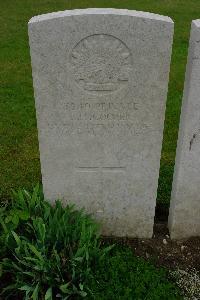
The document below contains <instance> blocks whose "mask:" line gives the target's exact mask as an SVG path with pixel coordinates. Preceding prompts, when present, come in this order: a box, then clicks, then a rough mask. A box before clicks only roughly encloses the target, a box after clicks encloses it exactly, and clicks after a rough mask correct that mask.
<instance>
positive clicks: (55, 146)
mask: <svg viewBox="0 0 200 300" xmlns="http://www.w3.org/2000/svg"><path fill="white" fill-rule="evenodd" d="M172 35H173V22H172V21H171V19H170V18H168V17H163V16H159V15H154V14H150V13H143V12H136V11H128V10H117V9H85V10H72V11H64V12H58V13H52V14H46V15H42V16H37V17H34V18H32V19H31V20H30V22H29V37H30V48H31V58H32V69H33V79H34V90H35V100H36V110H37V121H38V131H39V144H40V157H41V167H42V180H43V187H44V194H45V196H46V198H48V199H49V200H50V201H52V202H53V201H54V200H55V199H57V198H61V199H63V201H64V202H65V203H68V202H73V203H75V204H76V205H77V206H78V207H84V208H85V209H86V211H87V212H89V213H92V214H93V215H94V216H95V217H96V218H97V219H98V220H100V221H101V223H102V225H103V234H106V235H116V236H133V237H134V236H140V237H151V236H152V231H153V222H154V212H155V204H156V191H157V181H158V175H159V163H160V152H161V145H162V135H163V121H164V114H165V102H166V96H167V86H168V73H169V66H170V57H171V45H172Z"/></svg>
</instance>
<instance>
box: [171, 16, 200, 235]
mask: <svg viewBox="0 0 200 300" xmlns="http://www.w3.org/2000/svg"><path fill="white" fill-rule="evenodd" d="M196 30H198V32H199V35H200V31H199V30H200V19H197V20H192V22H191V28H190V41H189V50H188V57H187V66H186V72H185V82H184V92H183V99H182V108H181V116H180V123H179V133H178V141H177V149H176V161H175V167H174V175H173V184H172V192H171V201H170V208H169V216H168V228H169V232H170V236H171V238H172V239H186V238H190V237H195V236H199V232H198V229H197V224H196V225H195V221H194V223H193V224H190V226H188V225H187V220H186V218H184V217H183V216H182V217H181V216H180V213H179V212H180V206H182V210H185V211H187V209H188V208H187V206H186V205H185V204H186V203H185V199H184V200H182V197H181V193H183V191H182V192H181V189H182V188H181V185H182V186H183V183H182V181H183V178H182V177H181V176H183V175H181V174H180V173H181V172H183V170H182V169H181V171H180V168H181V164H184V161H185V160H186V159H187V153H186V150H185V148H186V146H185V145H186V143H187V142H188V144H189V141H188V137H187V135H188V133H187V131H188V128H189V127H190V126H189V125H188V120H186V116H187V115H188V114H189V113H191V112H190V110H192V108H190V107H191V104H192V103H193V102H195V100H194V99H193V97H194V95H193V96H192V95H190V94H191V90H192V89H194V87H193V86H192V83H191V82H192V80H193V79H191V76H192V74H193V73H194V68H195V64H194V61H193V60H194V58H193V56H194V53H195V49H196V47H197V46H196V44H197V37H195V34H196V33H195V31H196ZM198 40H199V38H198ZM198 47H199V46H198ZM194 119H196V116H195V117H194ZM192 141H193V140H191V141H190V147H191V146H192V143H191V142H192ZM182 168H183V167H182ZM188 201H189V200H188ZM192 205H193V203H192V202H191V203H190V204H189V207H190V206H192ZM178 207H179V208H178ZM195 209H196V208H195ZM189 217H190V216H189ZM195 220H196V219H195ZM191 225H192V226H191ZM185 227H186V229H185Z"/></svg>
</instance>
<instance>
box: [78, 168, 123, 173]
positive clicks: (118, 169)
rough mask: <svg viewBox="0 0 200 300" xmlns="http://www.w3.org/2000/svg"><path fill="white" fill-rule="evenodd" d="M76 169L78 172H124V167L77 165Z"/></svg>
mask: <svg viewBox="0 0 200 300" xmlns="http://www.w3.org/2000/svg"><path fill="white" fill-rule="evenodd" d="M76 170H77V171H79V172H97V171H99V172H101V171H102V172H106V171H109V172H110V171H111V172H113V171H114V172H124V171H125V170H126V167H77V168H76Z"/></svg>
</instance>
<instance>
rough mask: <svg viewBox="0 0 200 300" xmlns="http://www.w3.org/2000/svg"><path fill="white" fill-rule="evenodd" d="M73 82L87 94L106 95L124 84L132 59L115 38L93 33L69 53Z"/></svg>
mask: <svg viewBox="0 0 200 300" xmlns="http://www.w3.org/2000/svg"><path fill="white" fill-rule="evenodd" d="M70 63H71V67H72V74H73V77H74V80H75V81H76V83H77V84H78V85H79V86H80V87H81V88H82V89H84V90H85V91H87V92H96V93H110V92H114V91H117V90H119V89H121V88H123V87H124V86H126V85H127V84H128V81H129V75H130V71H131V68H132V56H131V53H130V50H129V49H128V47H127V46H126V45H125V44H124V43H123V42H122V41H121V40H119V39H118V38H116V37H114V36H112V35H107V34H94V35H91V36H88V37H86V38H84V39H82V40H81V41H79V42H78V44H76V46H75V47H74V48H73V49H72V52H71V54H70Z"/></svg>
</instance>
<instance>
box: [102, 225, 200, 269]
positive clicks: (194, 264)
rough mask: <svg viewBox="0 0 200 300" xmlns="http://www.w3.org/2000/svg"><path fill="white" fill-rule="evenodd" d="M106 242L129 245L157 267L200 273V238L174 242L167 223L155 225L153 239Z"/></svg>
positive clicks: (116, 239) (110, 238)
mask: <svg viewBox="0 0 200 300" xmlns="http://www.w3.org/2000/svg"><path fill="white" fill-rule="evenodd" d="M104 241H105V242H109V243H115V244H118V245H128V246H130V247H131V248H132V249H133V252H134V253H135V255H137V256H140V257H143V258H144V259H146V260H150V261H152V262H153V263H154V264H156V265H157V266H162V267H166V268H168V269H177V268H180V269H183V270H191V269H193V268H195V269H196V270H197V271H200V237H194V238H189V239H186V240H178V241H177V240H173V241H172V240H171V239H170V237H169V232H168V229H167V224H166V223H165V222H162V223H156V224H155V226H154V235H153V238H152V239H139V238H133V239H128V238H113V237H104Z"/></svg>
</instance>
